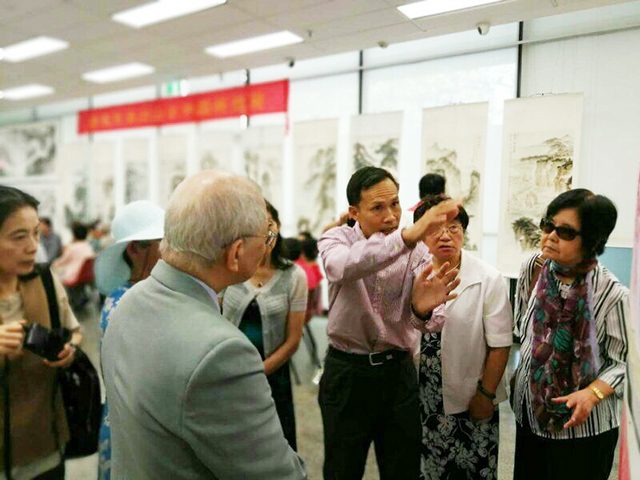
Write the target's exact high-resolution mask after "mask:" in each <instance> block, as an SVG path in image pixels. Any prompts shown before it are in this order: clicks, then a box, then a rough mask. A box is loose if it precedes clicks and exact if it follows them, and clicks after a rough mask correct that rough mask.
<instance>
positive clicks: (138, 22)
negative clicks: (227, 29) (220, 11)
mask: <svg viewBox="0 0 640 480" xmlns="http://www.w3.org/2000/svg"><path fill="white" fill-rule="evenodd" d="M226 2H227V0H158V1H156V2H149V3H145V4H144V5H140V6H139V7H133V8H129V9H127V10H122V11H121V12H118V13H115V14H113V15H112V16H111V19H112V20H113V21H115V22H120V23H124V24H125V25H129V26H130V27H133V28H142V27H146V26H148V25H153V24H154V23H160V22H164V21H166V20H170V19H172V18H177V17H182V16H184V15H189V14H190V13H196V12H201V11H202V10H207V9H208V8H213V7H217V6H219V5H223V4H225V3H226Z"/></svg>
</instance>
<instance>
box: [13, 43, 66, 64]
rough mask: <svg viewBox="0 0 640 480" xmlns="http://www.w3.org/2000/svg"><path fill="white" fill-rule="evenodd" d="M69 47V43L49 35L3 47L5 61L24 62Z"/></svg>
mask: <svg viewBox="0 0 640 480" xmlns="http://www.w3.org/2000/svg"><path fill="white" fill-rule="evenodd" d="M65 48H69V43H67V42H65V41H64V40H58V39H57V38H51V37H35V38H30V39H29V40H25V41H24V42H19V43H14V44H13V45H9V46H8V47H4V48H3V52H2V54H3V57H4V60H5V61H6V62H24V61H25V60H29V59H31V58H35V57H40V56H42V55H48V54H50V53H53V52H57V51H59V50H64V49H65Z"/></svg>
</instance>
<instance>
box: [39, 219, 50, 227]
mask: <svg viewBox="0 0 640 480" xmlns="http://www.w3.org/2000/svg"><path fill="white" fill-rule="evenodd" d="M40 221H41V222H42V223H46V224H47V226H48V227H51V219H50V218H49V217H40Z"/></svg>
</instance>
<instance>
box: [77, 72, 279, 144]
mask: <svg viewBox="0 0 640 480" xmlns="http://www.w3.org/2000/svg"><path fill="white" fill-rule="evenodd" d="M288 101H289V80H281V81H278V82H270V83H260V84H256V85H247V86H245V87H236V88H229V89H227V90H217V91H213V92H207V93H199V94H196V95H189V96H187V97H179V98H164V99H161V100H153V101H150V102H141V103H131V104H128V105H118V106H115V107H107V108H98V109H92V110H83V111H81V112H80V113H79V114H78V116H79V118H78V133H81V134H82V133H93V132H104V131H107V130H120V129H125V128H141V127H157V126H160V125H170V124H174V123H188V122H201V121H203V120H216V119H220V118H229V117H239V116H240V115H247V116H252V115H260V114H264V113H279V112H286V111H287V106H288Z"/></svg>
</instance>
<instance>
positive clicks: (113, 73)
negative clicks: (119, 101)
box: [82, 62, 156, 83]
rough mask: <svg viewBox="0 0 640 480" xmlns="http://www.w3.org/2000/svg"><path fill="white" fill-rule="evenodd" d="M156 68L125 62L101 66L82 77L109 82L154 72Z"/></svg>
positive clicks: (88, 79) (90, 80) (92, 80)
mask: <svg viewBox="0 0 640 480" xmlns="http://www.w3.org/2000/svg"><path fill="white" fill-rule="evenodd" d="M155 71H156V69H155V68H153V67H152V66H151V65H147V64H145V63H137V62H133V63H126V64H124V65H117V66H115V67H109V68H103V69H102V70H94V71H93V72H87V73H84V74H82V78H84V79H85V80H87V81H88V82H94V83H109V82H118V81H120V80H126V79H128V78H134V77H141V76H143V75H149V74H150V73H153V72H155Z"/></svg>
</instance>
